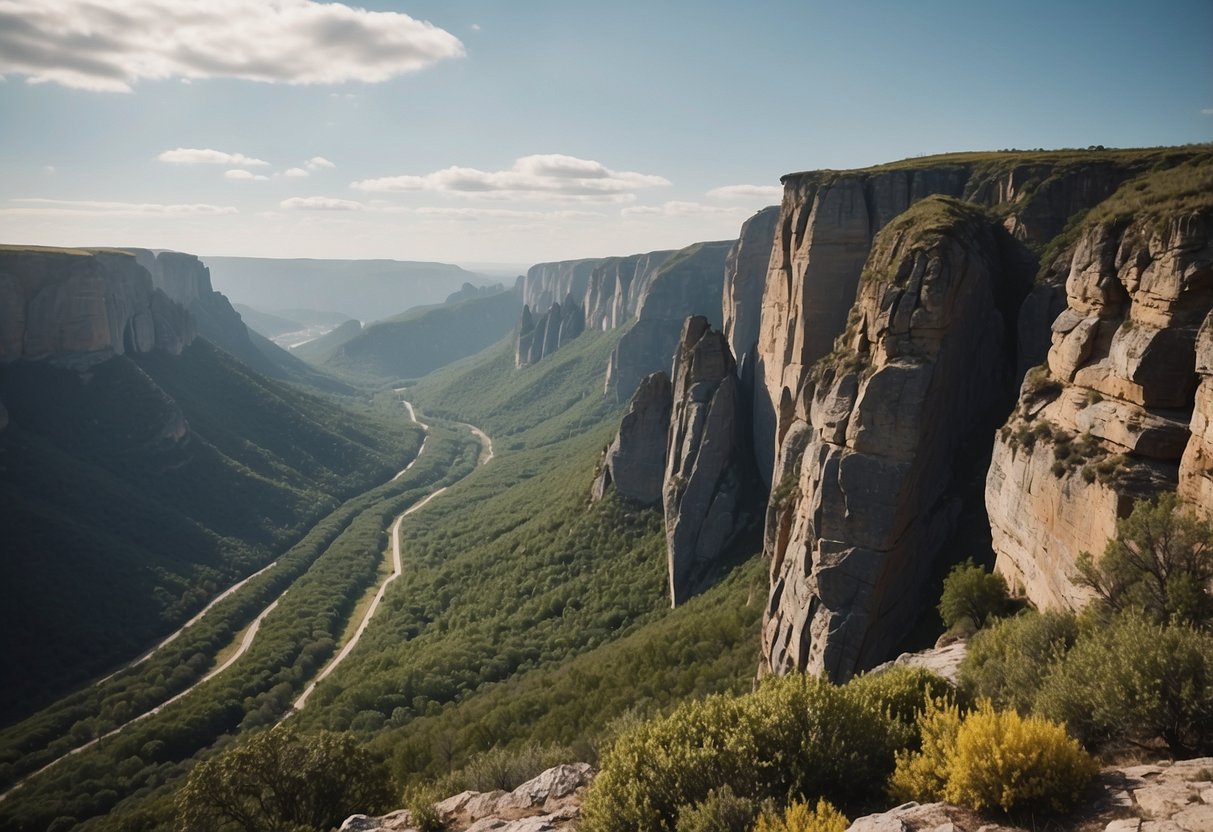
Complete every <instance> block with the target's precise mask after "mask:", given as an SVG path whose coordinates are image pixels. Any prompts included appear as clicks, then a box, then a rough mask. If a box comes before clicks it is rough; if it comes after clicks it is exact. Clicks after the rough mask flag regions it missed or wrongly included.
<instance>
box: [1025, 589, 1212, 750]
mask: <svg viewBox="0 0 1213 832" xmlns="http://www.w3.org/2000/svg"><path fill="white" fill-rule="evenodd" d="M1035 710H1036V712H1037V713H1039V714H1041V715H1043V716H1046V717H1048V718H1050V719H1055V720H1059V721H1063V722H1065V723H1066V725H1067V726H1068V727H1069V729H1070V731H1071V732H1073V733H1074V734H1075V736H1077V737H1078V738H1079V739H1081V740H1082V741H1083V742H1084V743H1085V744H1086V745H1087V746H1088V747H1091V746H1096V745H1102V744H1110V743H1123V742H1130V743H1136V744H1143V743H1149V742H1151V741H1154V740H1155V739H1157V738H1161V739H1162V740H1163V741H1165V742H1166V744H1167V746H1168V747H1169V748H1170V749H1171V751H1172V752H1173V753H1175V754H1177V755H1179V754H1183V755H1188V754H1191V753H1204V752H1209V751H1213V635H1210V634H1209V633H1207V632H1202V631H1198V630H1196V629H1193V628H1191V627H1187V626H1182V625H1170V626H1167V625H1162V624H1157V623H1155V622H1153V621H1150V620H1148V619H1146V618H1145V617H1143V616H1142V615H1140V614H1134V613H1128V614H1121V615H1118V616H1115V617H1114V618H1112V619H1111V620H1110V621H1108V622H1105V623H1103V624H1102V625H1100V626H1092V627H1090V628H1088V629H1087V630H1085V631H1084V632H1083V633H1082V635H1081V636H1080V637H1079V639H1078V641H1077V642H1076V643H1075V644H1074V648H1073V649H1072V650H1071V651H1070V652H1069V654H1067V655H1066V657H1065V660H1064V661H1062V662H1060V663H1059V664H1058V666H1057V668H1056V670H1055V671H1054V672H1053V673H1052V674H1050V675H1049V677H1048V678H1047V679H1046V680H1045V683H1044V685H1043V687H1042V688H1041V691H1040V694H1039V696H1038V697H1037V700H1036V707H1035Z"/></svg>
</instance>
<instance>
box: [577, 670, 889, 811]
mask: <svg viewBox="0 0 1213 832" xmlns="http://www.w3.org/2000/svg"><path fill="white" fill-rule="evenodd" d="M891 727H892V725H891V720H890V719H889V718H888V717H887V716H885V714H884V713H883V712H882V710H881V709H880V708H879V707H877V706H876V705H874V704H873V702H872V699H871V697H869V696H868V695H864V694H862V693H856V691H855V690H854V689H851V688H849V687H847V688H839V687H835V686H833V685H831V684H830V683H829V682H827V681H825V680H822V679H818V678H814V677H811V676H804V675H799V674H795V675H790V676H786V677H782V678H772V679H768V680H766V681H765V682H764V683H763V684H762V686H761V687H759V689H758V690H757V691H755V692H753V693H751V694H748V695H745V696H740V697H727V696H711V697H708V698H706V699H704V700H701V701H696V702H690V703H687V704H684V705H682V706H680V707H678V708H677V709H675V710H674V712H673V713H671V714H670V715H669V716H667V717H665V718H662V719H657V720H654V721H651V722H647V723H644V724H642V725H640V726H639V727H638V728H636V729H634V730H633V731H631V732H629V733H627V734H625V735H623V736H622V737H620V738H619V739H618V740H617V741H616V742H615V743H614V744H613V745H612V747H611V749H610V750H609V751H608V752H607V753H606V755H605V758H604V760H603V766H602V772H601V773H600V774H599V775H598V778H597V779H596V780H595V782H594V785H593V786H592V787H591V788H590V791H589V794H588V795H587V798H586V802H585V806H584V812H583V818H584V820H583V824H582V828H583V830H585V832H615V830H619V832H623V830H629V832H631V830H654V832H656V830H665V829H670V828H671V827H672V826H673V824H674V821H675V819H676V816H677V811H678V807H680V806H683V805H692V806H693V805H695V804H697V803H700V802H702V801H704V800H706V799H707V797H708V794H709V793H710V792H711V791H712V790H713V789H717V788H720V787H722V786H724V785H725V784H729V785H731V786H732V787H733V789H734V790H735V791H736V793H737V795H739V796H741V797H745V798H749V799H751V800H763V799H765V798H776V799H788V798H792V799H797V798H804V797H809V798H814V799H815V798H818V797H826V798H828V799H830V800H832V801H836V802H838V803H841V804H845V803H847V802H849V801H852V800H859V799H862V798H864V797H867V796H870V794H869V792H870V789H871V784H873V783H883V782H884V781H885V780H886V778H887V777H888V775H889V772H890V771H891V770H892V767H893V753H894V751H895V750H896V746H895V742H896V740H895V739H894V738H893V735H895V734H896V732H895V731H891V730H890V728H891Z"/></svg>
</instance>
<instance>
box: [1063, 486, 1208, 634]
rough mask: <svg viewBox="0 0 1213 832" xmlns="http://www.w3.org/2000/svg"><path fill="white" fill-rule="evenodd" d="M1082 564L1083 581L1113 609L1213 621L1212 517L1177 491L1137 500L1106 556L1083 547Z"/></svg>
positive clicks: (1200, 623)
mask: <svg viewBox="0 0 1213 832" xmlns="http://www.w3.org/2000/svg"><path fill="white" fill-rule="evenodd" d="M1077 567H1078V576H1077V577H1078V581H1079V583H1080V584H1081V585H1084V586H1086V587H1088V588H1090V589H1091V590H1093V591H1094V592H1095V594H1096V596H1097V597H1098V599H1099V601H1100V602H1101V603H1103V604H1104V605H1106V606H1107V607H1108V608H1110V609H1112V610H1118V611H1119V610H1125V609H1136V610H1139V611H1141V612H1142V613H1144V614H1145V615H1147V616H1149V617H1150V618H1151V619H1153V620H1155V621H1161V622H1173V623H1187V624H1192V625H1196V626H1202V627H1209V626H1210V625H1213V523H1210V522H1208V521H1204V520H1200V519H1198V518H1197V517H1196V516H1195V514H1194V513H1193V512H1192V511H1191V510H1190V509H1184V508H1182V507H1181V506H1180V505H1179V503H1178V500H1177V498H1176V496H1175V494H1174V492H1168V493H1164V494H1162V495H1160V496H1159V497H1158V498H1157V499H1155V500H1143V501H1140V502H1138V503H1137V504H1136V505H1135V506H1134V507H1133V513H1132V514H1130V515H1129V516H1128V517H1127V518H1124V519H1121V520H1118V521H1117V523H1116V537H1115V538H1114V539H1112V540H1109V541H1108V545H1107V547H1106V548H1105V549H1104V553H1103V556H1102V557H1100V558H1099V560H1098V561H1096V560H1094V559H1093V558H1092V557H1091V555H1090V553H1088V552H1083V553H1082V554H1081V555H1080V556H1079V559H1078V564H1077Z"/></svg>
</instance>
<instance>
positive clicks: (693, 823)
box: [675, 784, 756, 832]
mask: <svg viewBox="0 0 1213 832" xmlns="http://www.w3.org/2000/svg"><path fill="white" fill-rule="evenodd" d="M755 813H756V810H755V808H754V801H752V800H748V799H746V798H744V797H738V796H737V795H736V794H734V793H733V789H732V787H730V786H728V785H727V784H726V785H724V786H721V787H720V788H719V789H712V791H710V792H708V796H707V799H706V800H704V801H703V802H701V803H697V804H695V805H694V806H683V807H681V808H680V809H679V810H678V825H677V826H676V827H675V829H676V830H677V832H749V830H750V827H751V825H753V823H754V815H755Z"/></svg>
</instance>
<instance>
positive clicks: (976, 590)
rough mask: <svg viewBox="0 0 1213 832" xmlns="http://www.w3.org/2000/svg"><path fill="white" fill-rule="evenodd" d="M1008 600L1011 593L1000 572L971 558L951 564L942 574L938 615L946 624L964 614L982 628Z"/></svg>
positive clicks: (1003, 608)
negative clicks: (941, 592)
mask: <svg viewBox="0 0 1213 832" xmlns="http://www.w3.org/2000/svg"><path fill="white" fill-rule="evenodd" d="M1009 604H1010V593H1009V592H1008V591H1007V582H1006V580H1005V579H1004V578H1003V577H1002V575H998V574H994V573H990V572H987V571H986V570H984V569H982V568H981V567H980V566H978V565H976V564H975V563H973V560H972V558H970V559H969V560H966V561H965V562H964V563H958V564H956V565H955V566H953V567H952V571H951V572H949V573H948V577H946V578H944V580H943V595H942V596H941V597H940V599H939V616H940V617H941V618H942V619H943V623H944V626H945V627H949V628H950V627H953V626H955V625H956V624H958V623H959V622H960V621H961V620H962V619H965V618H967V619H969V620H970V621H972V622H973V626H974V627H976V628H978V629H981V628H982V627H984V626H985V625H986V622H988V621H989V620H990V619H991V618H994V617H996V616H999V615H1001V614H1003V613H1004V612H1005V611H1006V609H1007V607H1008V606H1009Z"/></svg>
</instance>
